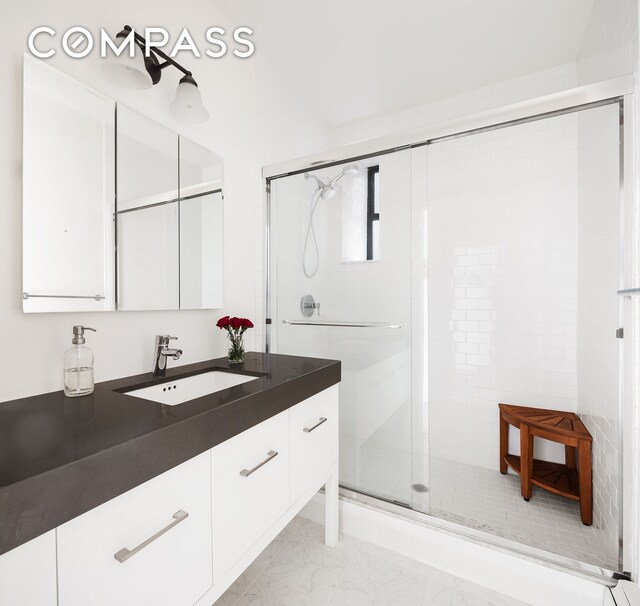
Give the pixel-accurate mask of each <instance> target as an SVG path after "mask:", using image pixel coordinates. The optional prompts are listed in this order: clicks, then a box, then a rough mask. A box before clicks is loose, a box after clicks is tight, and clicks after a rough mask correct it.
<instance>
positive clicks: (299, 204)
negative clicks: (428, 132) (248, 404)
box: [270, 151, 412, 506]
mask: <svg viewBox="0 0 640 606" xmlns="http://www.w3.org/2000/svg"><path fill="white" fill-rule="evenodd" d="M410 171H411V165H410V152H409V151H403V152H399V153H394V154H389V155H384V156H380V157H377V158H369V159H367V160H365V161H359V162H357V163H356V164H347V165H339V166H332V167H330V168H326V169H321V170H315V171H310V172H309V173H308V175H309V176H308V177H307V176H305V175H304V174H297V175H293V176H289V177H283V178H279V179H276V180H274V181H272V183H271V188H272V189H271V216H270V220H271V230H272V233H271V239H270V241H271V255H272V260H271V276H272V280H273V287H272V301H271V306H272V316H273V325H272V326H273V328H272V333H271V347H272V350H273V351H277V352H278V353H281V354H297V355H306V356H312V357H323V358H332V359H338V360H341V361H342V383H341V384H340V483H341V485H342V486H344V487H346V488H350V489H353V490H356V491H358V492H361V493H365V494H369V495H373V496H376V497H378V498H382V499H385V500H388V501H392V502H396V503H400V504H402V505H405V506H409V505H410V504H411V483H412V408H411V389H412V383H411V361H412V350H411V309H412V305H411V292H412V284H411V254H412V252H411V212H412V211H411V172H410ZM332 183H333V185H331V184H332ZM368 258H371V259H370V260H368Z"/></svg>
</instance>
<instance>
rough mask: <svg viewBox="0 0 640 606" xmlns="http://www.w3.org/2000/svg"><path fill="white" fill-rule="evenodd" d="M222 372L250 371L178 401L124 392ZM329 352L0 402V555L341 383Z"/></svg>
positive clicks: (264, 357)
mask: <svg viewBox="0 0 640 606" xmlns="http://www.w3.org/2000/svg"><path fill="white" fill-rule="evenodd" d="M210 370H220V371H223V372H225V371H226V372H240V373H242V374H248V375H253V376H256V379H257V380H255V381H250V382H247V383H243V384H241V385H237V386H235V387H231V388H229V389H225V390H222V391H219V392H215V393H212V394H209V395H207V396H203V397H201V398H197V399H196V400H192V401H189V402H185V403H183V404H179V405H177V406H166V405H163V404H157V403H155V402H152V401H149V400H143V399H140V398H135V397H132V396H129V395H126V394H125V393H123V392H124V391H130V390H132V389H135V388H139V387H145V386H150V385H154V384H157V383H164V382H168V381H171V380H175V379H179V378H183V377H185V376H189V375H194V374H199V373H202V372H208V371H210ZM340 377H341V364H340V362H339V361H336V360H324V359H319V358H307V357H300V356H289V355H281V354H265V353H257V352H250V353H248V354H246V358H245V362H244V364H243V365H242V366H241V367H234V366H230V365H229V363H228V361H227V360H226V358H218V359H214V360H208V361H205V362H198V363H195V364H188V365H184V366H177V367H173V368H171V369H169V370H168V371H167V374H166V376H164V377H154V376H153V375H152V373H145V374H141V375H135V376H132V377H127V378H124V379H116V380H112V381H105V382H102V383H96V386H95V391H94V393H93V394H91V395H90V396H84V397H80V398H66V397H65V396H64V393H63V392H62V391H59V392H51V393H48V394H42V395H36V396H31V397H28V398H21V399H19V400H11V401H8V402H3V403H0V555H1V554H3V553H6V552H7V551H10V550H11V549H13V548H15V547H18V546H19V545H22V544H23V543H26V542H27V541H29V540H31V539H33V538H35V537H37V536H39V535H41V534H44V533H45V532H47V531H49V530H52V529H54V528H56V527H57V526H60V525H61V524H64V523H65V522H68V521H69V520H72V519H73V518H75V517H77V516H79V515H81V514H83V513H85V512H87V511H89V510H91V509H94V508H95V507H97V506H99V505H101V504H103V503H106V502H107V501H109V500H110V499H113V498H115V497H117V496H118V495H121V494H123V493H125V492H127V491H128V490H131V489H132V488H135V487H136V486H139V485H140V484H143V483H144V482H146V481H148V480H150V479H152V478H154V477H156V476H158V475H160V474H162V473H164V472H165V471H168V470H169V469H171V468H173V467H175V466H177V465H180V464H181V463H184V462H185V461H188V460H189V459H191V458H193V457H195V456H197V455H199V454H202V453H203V452H206V451H207V450H209V449H211V448H213V447H214V446H217V445H218V444H220V443H222V442H224V441H225V440H228V439H229V438H232V437H233V436H235V435H238V434H240V433H242V432H243V431H245V430H247V429H249V428H251V427H253V426H254V425H257V424H258V423H261V422H262V421H265V420H266V419H268V418H270V417H272V416H274V415H276V414H279V413H280V412H283V411H284V410H287V409H289V408H291V407H292V406H295V405H296V404H298V403H299V402H302V401H303V400H305V399H307V398H310V397H311V396H313V395H315V394H317V393H319V392H321V391H323V390H325V389H327V388H329V387H331V386H332V385H335V384H337V383H339V382H340Z"/></svg>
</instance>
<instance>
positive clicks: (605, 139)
mask: <svg viewBox="0 0 640 606" xmlns="http://www.w3.org/2000/svg"><path fill="white" fill-rule="evenodd" d="M618 122H619V110H618V106H608V107H602V108H599V109H595V110H591V111H589V112H583V113H581V114H579V115H578V195H579V201H580V202H579V205H578V260H579V263H578V308H577V309H578V316H577V351H578V357H577V373H578V374H577V379H578V381H577V385H578V392H577V412H578V413H579V414H580V417H581V418H582V420H583V421H584V423H585V424H586V426H587V428H588V429H589V431H590V432H591V434H592V436H593V438H594V441H593V449H592V456H593V474H594V481H593V488H594V496H593V505H594V523H595V525H596V526H598V527H599V528H602V529H604V530H606V531H607V532H606V534H605V536H606V538H607V540H608V541H609V546H608V548H609V550H610V551H612V552H614V553H616V552H617V549H618V527H619V520H618V518H619V511H620V502H619V494H618V491H619V483H620V460H619V457H620V449H619V431H620V425H619V419H618V416H619V413H618V407H619V390H618V380H619V379H618V373H619V363H620V360H619V347H621V343H620V341H619V340H617V339H616V338H615V330H616V328H617V327H618V325H619V309H618V305H619V299H618V297H617V295H616V294H615V292H616V290H617V289H618V288H619V284H620V203H619V186H618V180H619V170H620V169H619V161H618V145H619V135H618Z"/></svg>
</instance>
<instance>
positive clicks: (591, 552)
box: [340, 437, 618, 570]
mask: <svg viewBox="0 0 640 606" xmlns="http://www.w3.org/2000/svg"><path fill="white" fill-rule="evenodd" d="M426 479H427V478H426V477H425V478H423V479H422V480H421V481H423V482H424V483H425V484H427V485H428V486H429V492H428V495H427V496H428V507H427V506H426V505H425V506H424V508H423V507H421V506H420V505H419V500H418V499H422V501H421V502H422V503H425V501H424V495H421V496H419V495H417V494H416V493H414V492H413V490H412V488H411V483H412V478H411V453H409V452H407V451H401V450H399V449H396V448H393V449H391V448H389V449H385V447H384V446H383V445H381V444H377V445H375V447H374V445H372V444H367V442H364V443H359V444H355V443H348V442H347V441H345V440H344V437H343V439H342V440H341V469H340V481H341V484H342V485H344V486H346V487H348V488H350V489H353V490H359V491H361V492H364V493H367V494H370V495H372V496H377V497H380V498H383V499H385V500H388V501H393V502H397V503H400V504H405V505H407V506H412V505H413V506H414V507H415V508H416V509H418V510H420V511H425V512H428V513H430V514H431V515H433V516H435V517H437V518H440V519H443V520H447V521H450V522H455V523H457V524H461V525H463V526H467V527H469V528H474V529H476V530H481V531H483V532H487V533H489V534H492V535H494V536H499V537H502V538H505V539H509V540H512V541H517V542H518V543H522V544H524V545H529V546H531V547H536V548H538V549H542V550H545V551H549V552H551V553H556V554H559V555H563V556H567V557H570V558H573V559H576V560H579V561H581V562H587V563H590V564H594V565H596V566H601V567H603V568H607V569H609V570H617V569H618V554H617V548H616V545H617V540H616V538H615V537H610V536H608V535H606V534H605V532H604V531H603V530H602V529H600V528H597V527H596V526H595V525H593V526H585V525H584V524H582V522H581V520H580V506H579V504H578V503H577V502H575V501H571V500H569V499H564V498H562V497H559V496H557V495H554V494H552V493H550V492H547V491H546V490H541V489H539V488H537V487H535V486H534V488H533V495H532V498H531V500H530V501H529V502H526V501H525V500H524V499H523V498H522V496H521V495H520V478H519V476H517V475H515V474H514V473H512V472H511V471H509V473H508V474H507V475H505V476H503V475H502V474H501V473H500V472H499V471H498V470H497V469H496V470H491V469H485V468H482V467H476V466H474V465H467V464H464V463H458V462H455V461H449V460H444V459H436V458H432V459H431V465H430V469H429V478H428V481H425V480H426Z"/></svg>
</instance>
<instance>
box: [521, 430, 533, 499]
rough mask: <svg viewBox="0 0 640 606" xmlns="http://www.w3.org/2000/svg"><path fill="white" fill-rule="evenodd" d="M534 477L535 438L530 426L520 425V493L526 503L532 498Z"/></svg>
mask: <svg viewBox="0 0 640 606" xmlns="http://www.w3.org/2000/svg"><path fill="white" fill-rule="evenodd" d="M532 475H533V436H532V435H531V434H530V433H529V426H528V425H526V424H524V423H521V424H520V491H521V492H522V497H523V498H524V500H525V501H528V500H529V499H530V498H531V476H532Z"/></svg>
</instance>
